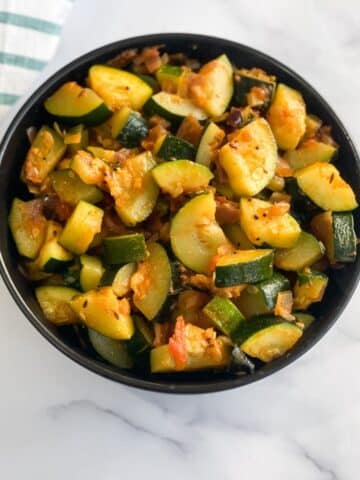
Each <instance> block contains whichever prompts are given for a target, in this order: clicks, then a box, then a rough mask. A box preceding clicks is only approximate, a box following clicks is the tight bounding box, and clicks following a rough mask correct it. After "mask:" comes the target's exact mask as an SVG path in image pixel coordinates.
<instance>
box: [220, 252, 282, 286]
mask: <svg viewBox="0 0 360 480" xmlns="http://www.w3.org/2000/svg"><path fill="white" fill-rule="evenodd" d="M273 259H274V253H273V252H271V254H269V255H265V256H264V257H262V258H261V259H257V261H256V262H248V263H238V264H233V265H217V266H216V269H215V286H216V287H220V288H222V287H232V286H235V285H240V284H242V283H256V282H261V281H262V280H267V279H268V278H270V277H271V276H272V275H273Z"/></svg>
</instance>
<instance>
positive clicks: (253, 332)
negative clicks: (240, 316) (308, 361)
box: [238, 316, 302, 362]
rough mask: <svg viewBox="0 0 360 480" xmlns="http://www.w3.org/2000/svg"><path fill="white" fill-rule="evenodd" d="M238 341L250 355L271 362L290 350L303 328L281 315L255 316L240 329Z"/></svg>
mask: <svg viewBox="0 0 360 480" xmlns="http://www.w3.org/2000/svg"><path fill="white" fill-rule="evenodd" d="M238 332H239V338H238V343H239V344H240V347H241V349H242V350H243V352H245V353H246V354H247V355H250V357H254V358H259V359H260V360H262V361H263V362H271V361H272V360H274V359H275V358H278V357H281V356H282V355H284V353H286V352H287V351H289V350H290V349H291V348H292V347H293V346H294V345H295V343H296V342H297V341H298V340H299V339H300V338H301V336H302V329H301V328H299V327H298V326H297V325H295V324H294V323H289V322H284V320H283V319H282V318H280V317H267V316H264V317H255V318H252V319H251V320H247V321H246V322H243V323H242V324H241V325H240V328H239V329H238Z"/></svg>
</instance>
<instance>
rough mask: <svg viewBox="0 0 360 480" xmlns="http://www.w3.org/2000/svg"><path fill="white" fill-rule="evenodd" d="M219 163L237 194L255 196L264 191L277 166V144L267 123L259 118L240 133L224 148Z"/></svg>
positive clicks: (239, 131)
mask: <svg viewBox="0 0 360 480" xmlns="http://www.w3.org/2000/svg"><path fill="white" fill-rule="evenodd" d="M219 162H220V165H221V167H222V168H223V169H224V170H225V172H226V174H227V176H228V178H229V184H230V187H231V188H232V190H233V191H234V192H235V193H236V194H237V195H244V196H253V195H256V194H257V193H259V192H260V191H261V190H263V189H264V188H265V187H266V185H267V184H268V183H269V182H270V180H271V179H272V177H273V176H274V174H275V169H276V164H277V148H276V143H275V139H274V136H273V134H272V132H271V129H270V127H269V124H268V123H267V121H266V120H265V119H263V118H258V119H257V120H254V121H252V122H251V123H249V124H248V125H246V126H245V127H243V128H241V129H240V130H238V132H237V134H236V135H233V138H232V139H231V141H230V142H229V143H227V144H226V145H224V146H223V147H222V148H221V150H220V154H219Z"/></svg>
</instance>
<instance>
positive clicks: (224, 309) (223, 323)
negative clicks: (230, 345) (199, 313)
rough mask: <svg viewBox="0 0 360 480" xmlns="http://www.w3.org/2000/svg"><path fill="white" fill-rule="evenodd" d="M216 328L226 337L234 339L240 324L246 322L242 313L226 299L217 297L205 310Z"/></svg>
mask: <svg viewBox="0 0 360 480" xmlns="http://www.w3.org/2000/svg"><path fill="white" fill-rule="evenodd" d="M203 312H204V313H205V315H206V316H207V317H208V318H210V320H211V322H212V324H213V325H214V327H215V328H217V329H218V330H220V332H222V333H224V334H225V335H226V336H228V337H230V338H233V336H234V335H236V331H237V329H238V327H239V324H240V323H241V322H243V321H244V320H245V318H244V316H243V314H242V312H240V310H239V309H238V308H237V307H236V305H235V304H234V303H233V302H232V301H231V300H229V299H228V298H226V297H219V296H216V297H214V298H213V299H212V300H210V302H209V303H208V304H206V305H205V307H204V308H203Z"/></svg>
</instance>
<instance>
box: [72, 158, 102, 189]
mask: <svg viewBox="0 0 360 480" xmlns="http://www.w3.org/2000/svg"><path fill="white" fill-rule="evenodd" d="M106 167H107V165H106V164H105V162H103V161H102V160H100V159H99V158H96V157H95V158H94V157H93V156H92V155H91V154H90V153H88V152H86V151H84V150H79V151H78V152H77V153H76V154H75V156H74V158H73V159H72V160H71V162H70V168H71V170H73V171H74V172H75V173H76V174H77V175H78V176H79V177H80V179H81V180H82V181H83V182H84V183H86V184H87V185H98V186H103V183H104V176H105V172H106Z"/></svg>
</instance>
